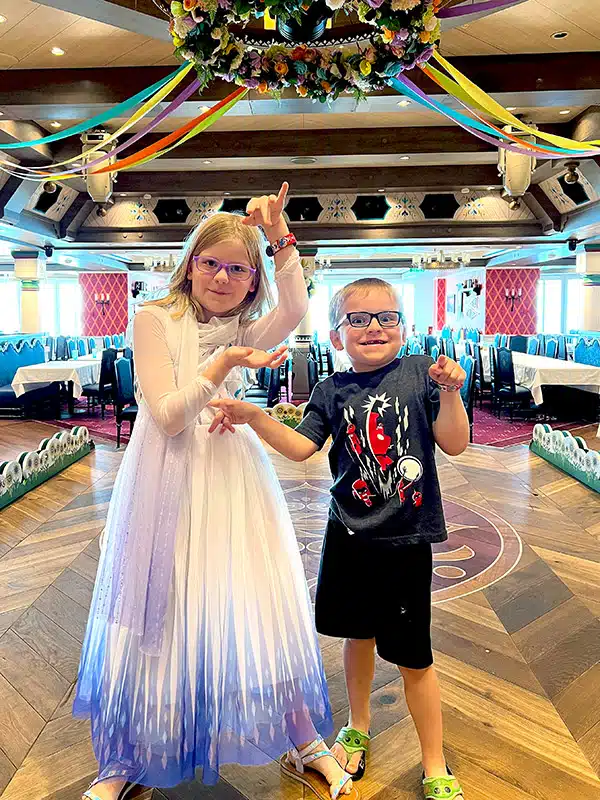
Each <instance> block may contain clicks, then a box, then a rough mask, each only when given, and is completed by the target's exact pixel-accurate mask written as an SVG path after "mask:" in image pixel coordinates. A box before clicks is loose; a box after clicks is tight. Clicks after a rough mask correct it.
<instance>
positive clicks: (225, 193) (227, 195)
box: [223, 192, 231, 197]
mask: <svg viewBox="0 0 600 800" xmlns="http://www.w3.org/2000/svg"><path fill="white" fill-rule="evenodd" d="M223 194H224V195H225V196H226V197H229V195H230V194H231V192H223Z"/></svg>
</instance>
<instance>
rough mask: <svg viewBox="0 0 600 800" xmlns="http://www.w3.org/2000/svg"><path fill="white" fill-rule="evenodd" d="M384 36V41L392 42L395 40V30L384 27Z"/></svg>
mask: <svg viewBox="0 0 600 800" xmlns="http://www.w3.org/2000/svg"><path fill="white" fill-rule="evenodd" d="M382 38H383V41H384V42H386V43H388V44H389V43H390V42H392V41H393V40H394V32H393V31H390V30H388V29H387V28H384V29H383V34H382Z"/></svg>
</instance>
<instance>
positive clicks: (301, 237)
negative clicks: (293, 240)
mask: <svg viewBox="0 0 600 800" xmlns="http://www.w3.org/2000/svg"><path fill="white" fill-rule="evenodd" d="M189 232H190V228H188V227H185V228H184V227H181V228H166V227H165V228H160V229H157V228H153V229H150V230H148V229H143V230H141V229H139V228H135V229H131V230H128V231H123V230H112V229H106V228H81V229H80V230H79V233H78V235H77V242H76V243H77V245H81V244H83V243H87V242H89V243H95V244H98V245H102V244H108V243H110V244H119V245H121V246H122V247H123V246H127V247H129V248H131V247H135V248H136V249H137V248H140V247H144V246H145V245H148V244H151V243H154V242H158V243H160V244H163V245H166V244H169V243H174V244H180V243H181V242H183V241H184V240H185V238H186V237H187V236H188V235H189ZM294 233H295V234H296V236H297V237H298V241H299V242H300V244H301V245H317V246H322V247H324V246H326V245H329V244H331V245H333V244H335V245H342V246H343V245H344V243H346V244H348V245H351V246H353V247H355V248H356V246H357V242H363V244H364V246H368V245H372V244H373V243H375V242H377V243H378V244H386V243H389V244H398V243H399V242H400V243H410V244H417V243H418V244H422V245H427V244H431V243H432V242H433V241H435V243H436V244H439V243H443V242H448V243H450V242H452V243H454V244H457V243H460V244H493V245H506V244H509V243H515V244H522V243H527V242H529V241H538V240H542V227H541V225H540V224H539V222H537V221H531V222H523V221H519V222H455V221H453V220H450V221H448V222H442V223H440V222H421V223H404V224H400V225H386V224H383V223H368V224H364V223H363V224H358V225H357V224H352V225H329V226H328V225H318V224H317V223H307V222H304V223H294ZM545 243H547V240H546V242H545ZM114 252H115V253H116V252H118V250H115V251H114Z"/></svg>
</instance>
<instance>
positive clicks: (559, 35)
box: [552, 31, 569, 39]
mask: <svg viewBox="0 0 600 800" xmlns="http://www.w3.org/2000/svg"><path fill="white" fill-rule="evenodd" d="M568 35H569V32H568V31H556V32H555V33H553V34H552V38H553V39H566V38H567V36H568Z"/></svg>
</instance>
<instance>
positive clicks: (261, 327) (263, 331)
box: [240, 248, 308, 350]
mask: <svg viewBox="0 0 600 800" xmlns="http://www.w3.org/2000/svg"><path fill="white" fill-rule="evenodd" d="M275 282H276V284H277V292H278V295H279V297H278V302H277V307H276V308H274V309H273V311H271V312H269V313H268V314H265V316H264V317H261V318H260V319H257V320H256V321H255V322H251V323H249V324H248V325H247V326H246V327H245V328H244V330H243V333H242V336H241V339H240V344H241V345H242V346H244V347H258V348H260V349H261V350H270V349H271V348H272V347H277V345H278V344H281V342H283V340H284V339H286V338H287V337H288V336H289V335H290V333H291V332H292V331H293V330H294V329H295V328H296V327H297V326H298V324H299V323H300V321H301V320H302V318H303V317H304V316H305V314H306V312H307V311H308V293H307V291H306V284H305V282H304V275H303V273H302V264H301V263H300V256H299V254H298V251H297V250H296V249H295V248H294V250H293V251H292V253H291V254H290V257H289V258H288V260H287V261H286V262H285V264H284V265H283V266H282V267H281V268H280V269H278V270H276V272H275Z"/></svg>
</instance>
